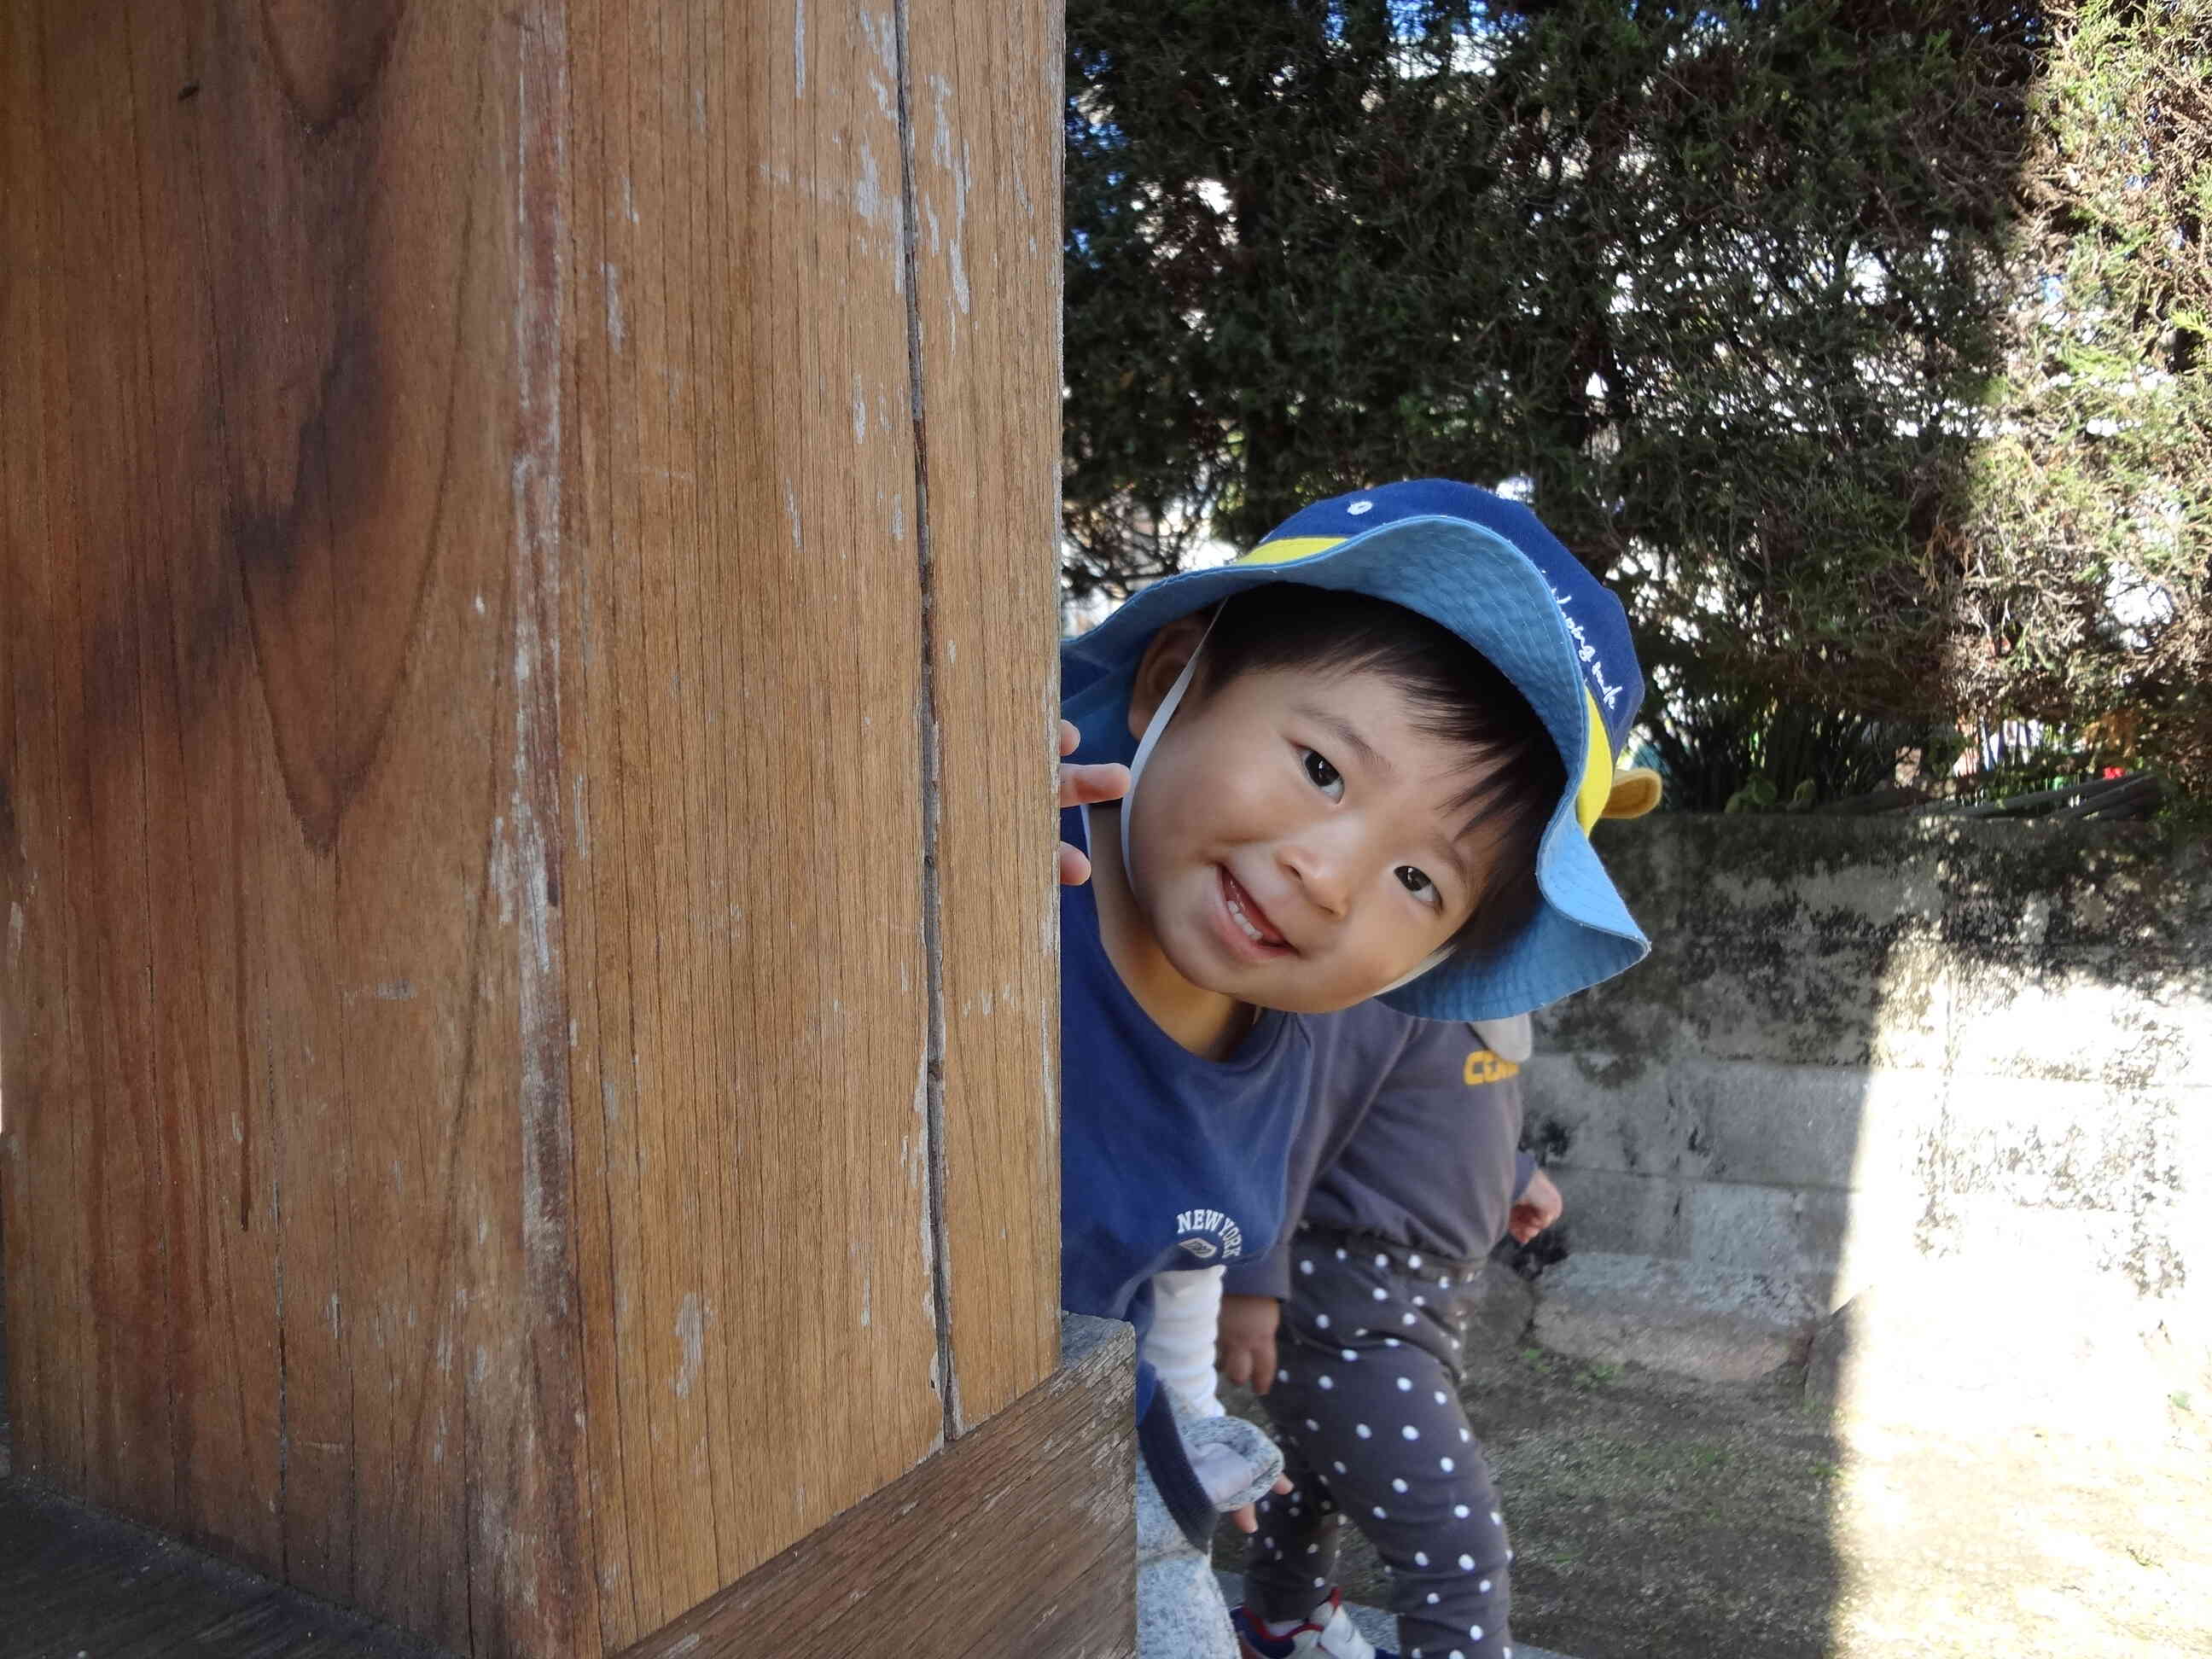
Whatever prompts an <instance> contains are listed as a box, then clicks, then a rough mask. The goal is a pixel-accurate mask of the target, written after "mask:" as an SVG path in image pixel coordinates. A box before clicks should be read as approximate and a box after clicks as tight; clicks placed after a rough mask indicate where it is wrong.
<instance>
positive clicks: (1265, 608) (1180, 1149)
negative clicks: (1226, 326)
mask: <svg viewBox="0 0 2212 1659" xmlns="http://www.w3.org/2000/svg"><path fill="white" fill-rule="evenodd" d="M1062 672H1063V677H1064V686H1065V690H1066V695H1065V696H1064V699H1063V702H1062V709H1061V712H1062V714H1063V715H1064V716H1065V717H1066V719H1067V720H1070V721H1071V722H1073V725H1074V726H1076V727H1077V729H1078V731H1079V734H1080V736H1079V743H1078V744H1077V746H1076V747H1075V749H1074V750H1073V758H1074V761H1075V763H1076V765H1077V767H1078V768H1079V769H1081V768H1097V767H1101V766H1110V765H1112V764H1113V763H1127V766H1128V768H1129V782H1128V793H1127V796H1126V798H1125V799H1122V800H1121V802H1120V803H1119V804H1117V805H1116V804H1109V803H1108V801H1107V800H1106V799H1105V798H1106V797H1107V796H1108V795H1109V794H1110V793H1111V790H1112V782H1111V781H1110V780H1111V777H1112V775H1110V774H1109V775H1101V774H1099V773H1097V772H1095V771H1092V772H1085V771H1082V770H1078V771H1077V772H1075V773H1074V774H1073V778H1074V779H1075V780H1076V781H1077V793H1087V794H1088V795H1089V797H1090V799H1091V801H1092V803H1093V805H1091V809H1090V811H1088V813H1087V815H1085V814H1084V813H1083V812H1082V811H1080V809H1074V810H1071V811H1069V812H1068V813H1066V815H1065V816H1064V817H1063V820H1062V835H1063V836H1064V837H1066V838H1067V839H1069V840H1071V841H1073V842H1079V843H1080V850H1081V851H1082V852H1084V853H1086V854H1088V857H1089V859H1090V860H1091V865H1092V866H1093V871H1094V875H1093V879H1092V881H1091V884H1090V885H1089V886H1088V887H1081V886H1074V887H1070V888H1068V889H1066V890H1065V892H1064V894H1063V897H1062V903H1061V1095H1062V1127H1061V1205H1062V1239H1061V1264H1062V1275H1061V1277H1062V1298H1063V1304H1064V1305H1065V1306H1066V1307H1067V1308H1069V1309H1071V1310H1074V1311H1077V1312H1080V1313H1090V1314H1097V1315H1102V1316H1107V1317H1111V1318H1127V1319H1130V1320H1132V1321H1133V1322H1135V1323H1136V1324H1137V1325H1138V1327H1139V1330H1140V1332H1141V1331H1142V1330H1144V1329H1145V1328H1146V1326H1148V1324H1149V1322H1150V1318H1151V1291H1150V1285H1151V1280H1152V1275H1153V1274H1154V1273H1158V1272H1159V1271H1161V1270H1162V1269H1164V1268H1166V1267H1170V1266H1172V1265H1183V1266H1204V1265H1212V1264H1216V1263H1225V1262H1228V1261H1233V1260H1235V1259H1237V1258H1238V1257H1240V1256H1242V1255H1246V1254H1252V1253H1260V1252H1263V1251H1265V1250H1267V1249H1272V1248H1273V1245H1274V1243H1275V1242H1276V1237H1277V1235H1278V1233H1279V1231H1280V1227H1281V1223H1282V1218H1283V1203H1284V1192H1285V1176H1286V1174H1287V1170H1288V1164H1289V1159H1290V1140H1291V1132H1292V1130H1293V1129H1294V1127H1296V1124H1297V1119H1298V1116H1299V1115H1300V1113H1301V1112H1302V1110H1303V1109H1304V1103H1305V1101H1306V1098H1307V1095H1308V1091H1309V1088H1310V1073H1311V1066H1312V1052H1311V1044H1310V1039H1309V1037H1308V1036H1307V1034H1306V1031H1305V1030H1304V1025H1303V1023H1302V1022H1301V1021H1300V1020H1299V1019H1298V1018H1295V1017H1296V1016H1298V1015H1304V1014H1315V1013H1322V1012H1329V1011H1333V1010H1336V1009H1340V1008H1346V1007H1349V1006H1352V1005H1353V1004H1355V1003H1358V1002H1361V1001H1364V1000H1366V999H1368V998H1370V997H1373V996H1376V995H1382V996H1383V997H1385V998H1386V999H1387V1000H1389V1003H1390V1005H1391V1006H1394V1007H1395V1008H1397V1009H1399V1010H1400V1011H1401V1012H1405V1013H1407V1014H1413V1015H1419V1016H1423V1017H1426V1018H1442V1019H1462V1020H1464V1019H1474V1018H1495V1017H1501V1016H1508V1015H1511V1014H1514V1013H1517V1012H1523V1011H1525V1010H1527V1009H1528V1008H1532V1007H1535V1006H1541V1005H1542V1004H1544V1003H1546V1002H1549V1001H1552V1000H1555V999H1557V998H1559V997H1561V996H1565V995H1567V994H1570V993H1571V992H1573V991H1575V990H1577V989H1580V988H1582V987H1584V986H1586V985H1589V984H1593V983H1595V982H1596V981H1599V980H1601V979H1604V978H1606V977H1607V976H1609V975H1612V974H1615V973H1618V972H1620V970H1621V969H1624V968H1626V967H1628V966H1629V965H1630V964H1631V963H1634V962H1635V961H1636V960H1637V959H1638V957H1641V956H1642V955H1643V954H1644V950H1645V949H1646V948H1647V947H1646V945H1645V943H1644V937H1643V935H1642V934H1641V933H1639V932H1638V929H1637V927H1636V925H1635V923H1634V921H1632V919H1631V918H1630V916H1629V915H1628V912H1627V910H1626V907H1625V906H1624V905H1623V904H1622V903H1621V901H1620V897H1619V896H1618V895H1617V894H1616V893H1615V892H1614V890H1613V885H1612V884H1611V882H1610V881H1609V880H1608V879H1607V877H1606V875H1605V872H1604V870H1603V868H1602V866H1601V865H1600V863H1599V861H1598V859H1597V856H1596V854H1595V852H1594V851H1593V850H1592V848H1591V847H1590V844H1589V838H1588V830H1589V826H1590V824H1591V823H1594V822H1595V819H1596V817H1597V814H1598V812H1599V811H1600V810H1601V808H1602V807H1603V805H1604V804H1605V802H1606V801H1607V798H1608V795H1609V793H1610V791H1611V789H1612V787H1613V757H1614V755H1615V754H1617V753H1618V752H1619V750H1620V746H1621V744H1622V743H1623V741H1624V739H1625V738H1626V731H1627V726H1628V724H1629V722H1630V721H1631V720H1632V719H1633V717H1634V714H1635V712H1636V708H1637V705H1638V701H1639V700H1640V697H1641V695H1642V680H1641V677H1640V675H1639V673H1638V669H1637V666H1636V663H1635V659H1634V656H1633V653H1632V651H1631V648H1630V646H1629V641H1628V632H1627V627H1626V619H1625V617H1623V615H1622V613H1621V611H1620V605H1619V604H1618V603H1617V602H1616V601H1615V600H1613V598H1612V596H1611V595H1609V594H1607V592H1605V591H1604V589H1603V588H1602V587H1601V586H1599V585H1598V584H1597V583H1596V581H1595V580H1594V579H1592V578H1591V577H1590V576H1589V574H1588V573H1587V572H1586V571H1584V570H1583V568H1582V567H1581V565H1580V564H1578V563H1577V562H1576V561H1575V559H1574V558H1573V557H1572V556H1571V555H1570V554H1568V553H1567V551H1566V550H1565V548H1563V547H1561V546H1560V544H1559V543H1558V541H1557V540H1556V539H1554V538H1553V537H1552V536H1551V535H1550V534H1549V532H1546V531H1545V530H1544V528H1543V527H1542V526H1541V525H1540V524H1539V523H1538V522H1537V521H1536V520H1535V517H1534V514H1532V513H1529V512H1528V510H1527V509H1526V508H1525V507H1519V506H1517V505H1516V504H1514V503H1511V502H1509V501H1503V500H1501V499H1500V498H1498V497H1497V496H1495V495H1491V494H1489V493H1488V492H1487V491H1484V490H1480V489H1474V488H1472V487H1470V486H1468V485H1465V484H1456V483H1444V482H1441V481H1434V480H1429V481H1421V482H1417V483H1401V484H1394V485H1390V486H1388V487H1386V488H1383V489H1373V490H1365V491H1360V492H1358V493H1355V494H1352V495H1342V496H1338V497H1336V498H1334V499H1333V500H1330V501H1322V502H1319V503H1317V504H1316V505H1314V506H1312V507H1307V508H1305V509H1304V511H1302V512H1300V513H1297V514H1296V515H1294V516H1293V517H1292V518H1291V520H1289V521H1288V522H1286V523H1285V525H1283V526H1281V527H1280V528H1279V529H1278V530H1277V531H1276V532H1273V534H1272V535H1270V536H1269V537H1267V538H1266V539H1265V540H1263V541H1262V542H1261V544H1260V545H1259V546H1258V547H1257V548H1255V549H1254V550H1253V551H1251V552H1250V553H1249V554H1247V555H1246V556H1244V557H1243V558H1242V559H1240V560H1238V561H1237V562H1235V563H1233V564H1231V565H1229V566H1226V567H1224V568H1218V569H1214V570H1206V571H1198V572H1192V573H1189V574H1185V575H1182V576H1178V577H1175V578H1171V579H1170V580H1166V581H1163V582H1160V583H1158V584H1157V585H1155V586H1152V587H1150V588H1147V589H1146V590H1145V591H1144V592H1141V593H1139V594H1138V595H1137V596H1136V597H1135V598H1133V599H1131V600H1130V601H1129V602H1128V603H1127V605H1124V606H1123V607H1122V608H1121V610H1120V611H1118V612H1116V613H1115V615H1114V616H1113V617H1109V618H1108V620H1107V621H1106V622H1105V623H1103V624H1101V625H1100V626H1099V627H1098V628H1097V629H1096V630H1094V631H1093V632H1092V633H1091V634H1088V635H1084V636H1083V637H1081V638H1080V639H1079V640H1076V641H1072V642H1071V643H1070V644H1068V645H1067V646H1066V647H1063V650H1062ZM1064 793H1066V792H1065V791H1064ZM1137 1410H1138V1425H1139V1446H1140V1448H1141V1449H1142V1452H1143V1475H1144V1481H1143V1484H1148V1485H1149V1486H1151V1487H1152V1489H1153V1490H1154V1492H1156V1494H1157V1497H1158V1500H1159V1502H1160V1503H1161V1504H1162V1505H1163V1506H1164V1510H1165V1511H1166V1512H1167V1513H1169V1514H1170V1515H1172V1516H1174V1517H1175V1519H1176V1522H1177V1523H1178V1524H1179V1525H1180V1527H1181V1528H1182V1533H1183V1534H1184V1535H1185V1536H1186V1537H1187V1538H1188V1539H1189V1540H1190V1541H1191V1542H1192V1544H1193V1546H1194V1547H1198V1548H1202V1547H1203V1544H1204V1541H1205V1539H1206V1536H1207V1535H1208V1534H1210V1531H1211V1527H1212V1520H1213V1517H1214V1514H1215V1512H1216V1510H1217V1509H1218V1507H1233V1506H1234V1505H1233V1504H1232V1503H1231V1499H1232V1498H1241V1496H1243V1495H1245V1493H1244V1492H1239V1491H1238V1490H1237V1488H1238V1487H1239V1486H1242V1487H1243V1488H1246V1489H1248V1490H1249V1486H1250V1485H1251V1484H1253V1483H1252V1481H1251V1480H1249V1478H1248V1479H1247V1480H1244V1481H1243V1482H1232V1481H1231V1480H1227V1479H1226V1478H1225V1477H1221V1476H1218V1475H1217V1478H1216V1480H1214V1481H1213V1483H1212V1488H1211V1490H1209V1486H1208V1483H1207V1480H1206V1476H1205V1473H1204V1472H1202V1471H1201V1468H1200V1467H1198V1466H1197V1465H1194V1462H1193V1459H1192V1457H1191V1455H1190V1453H1189V1451H1188V1448H1187V1447H1186V1444H1185V1431H1184V1430H1183V1429H1182V1428H1181V1427H1179V1426H1178V1425H1177V1422H1176V1412H1175V1407H1174V1401H1173V1397H1172V1395H1171V1393H1169V1392H1164V1391H1162V1390H1160V1389H1158V1388H1157V1387H1156V1385H1155V1379H1154V1377H1153V1376H1152V1374H1151V1372H1150V1370H1149V1369H1148V1368H1141V1367H1140V1370H1139V1386H1138V1400H1137ZM1200 1462H1201V1463H1209V1464H1210V1463H1213V1462H1217V1460H1215V1459H1212V1458H1211V1457H1208V1458H1203V1459H1201V1460H1200ZM1244 1473H1245V1474H1247V1475H1248V1477H1249V1474H1250V1471H1249V1468H1248V1469H1247V1470H1246V1471H1245V1472H1244ZM1163 1611H1164V1610H1162V1609H1159V1608H1156V1607H1140V1638H1142V1640H1143V1641H1144V1644H1145V1647H1144V1650H1145V1651H1146V1652H1147V1653H1148V1654H1158V1655H1167V1654H1185V1653H1188V1654H1206V1655H1212V1654H1215V1653H1221V1654H1231V1653H1233V1652H1234V1650H1235V1649H1234V1644H1233V1641H1232V1639H1231V1637H1230V1635H1229V1626H1228V1620H1227V1617H1226V1610H1225V1608H1223V1607H1221V1606H1220V1603H1219V1598H1218V1594H1216V1595H1213V1597H1212V1607H1207V1608H1205V1609H1200V1610H1194V1609H1189V1608H1184V1609H1180V1610H1177V1611H1176V1613H1175V1614H1174V1616H1160V1615H1162V1614H1163ZM1208 1626H1211V1627H1212V1628H1211V1629H1208V1628H1206V1627H1208Z"/></svg>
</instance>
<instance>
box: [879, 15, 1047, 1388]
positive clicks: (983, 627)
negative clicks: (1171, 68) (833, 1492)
mask: <svg viewBox="0 0 2212 1659" xmlns="http://www.w3.org/2000/svg"><path fill="white" fill-rule="evenodd" d="M902 6H903V10H904V20H905V28H904V38H905V42H906V62H905V64H904V69H905V84H904V96H905V99H906V102H907V105H908V115H909V118H908V134H907V140H908V149H909V155H908V163H909V167H910V169H911V173H912V179H913V192H914V216H913V222H912V224H911V227H910V234H911V236H912V239H913V242H914V251H915V293H914V301H915V305H914V328H915V342H914V349H915V360H916V363H917V365H918V371H919V381H918V390H917V396H916V400H915V408H916V413H917V426H918V429H919V430H920V432H921V435H922V445H923V449H924V459H925V461H926V476H925V485H926V491H927V514H926V517H925V521H924V533H925V535H926V538H927V543H926V546H925V548H924V554H925V557H926V562H927V571H928V583H929V592H928V594H927V604H928V607H929V611H928V615H929V621H930V630H929V638H930V647H931V657H930V669H931V690H932V701H933V709H934V714H935V720H936V732H935V737H936V751H935V756H934V761H935V767H934V770H935V775H936V779H937V784H938V789H937V793H936V797H935V799H936V804H937V829H938V836H937V842H938V846H937V860H936V865H935V873H936V878H937V903H938V908H939V915H940V918H941V921H940V924H939V925H940V929H941V934H942V939H943V951H942V970H941V977H940V981H939V987H938V992H939V1003H940V1005H941V1009H942V1018H943V1023H944V1045H945V1065H944V1072H943V1083H942V1100H941V1119H942V1145H941V1147H940V1148H939V1159H940V1161H941V1165H942V1183H943V1191H942V1204H943V1210H944V1228H945V1261H944V1263H943V1269H944V1279H945V1301H946V1307H945V1314H946V1325H947V1328H948V1331H949V1334H950V1338H951V1371H952V1378H953V1383H954V1388H953V1392H952V1403H953V1406H954V1412H953V1415H952V1422H953V1425H954V1428H955V1431H958V1430H959V1429H960V1428H963V1427H965V1426H967V1425H971V1424H974V1423H977V1422H981V1420H983V1419H986V1418H987V1417H989V1416H990V1415H991V1414H992V1413H994V1412H996V1411H999V1410H1000V1409H1001V1408H1002V1407H1005V1406H1006V1403H1007V1402H1008V1401H1011V1400H1012V1399H1013V1398H1015V1397H1016V1396H1017V1395H1020V1394H1021V1393H1023V1392H1024V1390H1026V1389H1030V1387H1032V1386H1034V1384H1035V1383H1036V1381H1037V1379H1038V1378H1040V1377H1042V1376H1043V1375H1044V1373H1045V1371H1046V1370H1047V1369H1048V1367H1049V1366H1050V1365H1051V1364H1052V1355H1053V1345H1054V1309H1055V1308H1056V1307H1057V1306H1058V1305H1059V1295H1060V1274H1059V1263H1060V1252H1059V1244H1060V1205H1059V1193H1060V1164H1059V1152H1058V1147H1059V1139H1058V1127H1059V1126H1058V1120H1057V1118H1056V1116H1055V1115H1054V1110H1053V1103H1054V1101H1055V1100H1056V1099H1057V1098H1058V1096H1059V1085H1060V1048H1059V1036H1060V997H1059V977H1058V974H1057V972H1056V963H1057V961H1058V940H1059V933H1058V918H1059V897H1058V892H1057V888H1056V885H1055V882H1054V860H1053V856H1052V843H1053V841H1054V830H1053V827H1052V826H1051V825H1050V824H1048V823H1046V822H1045V821H1044V820H1043V819H1042V817H1040V816H1039V815H1038V814H1037V813H1036V811H1033V810H1032V809H1031V807H1030V802H1032V801H1034V800H1036V799H1041V798H1042V793H1043V792H1044V790H1045V788H1046V787H1047V786H1048V782H1049V780H1050V775H1051V774H1050V768H1051V757H1052V756H1053V754H1054V742H1053V737H1054V730H1055V724H1054V723H1055V720H1056V719H1057V714H1058V707H1057V703H1056V702H1055V701H1054V678H1053V677H1052V676H1051V675H1050V674H1045V675H1042V676H1040V675H1039V674H1038V673H1037V672H1036V668H1035V666H1034V665H1036V664H1037V663H1041V662H1049V661H1050V660H1051V653H1052V652H1053V650H1054V641H1056V640H1057V638H1058V636H1059V610H1058V605H1059V583H1058V580H1057V577H1058V556H1057V549H1058V545H1059V542H1058V537H1059V523H1060V491H1059V481H1060V471H1059V466H1060V159H1059V158H1060V120H1061V107H1060V100H1061V73H1062V71H1061V69H1060V63H1061V45H1060V8H1059V7H1058V6H1057V5H1053V4H1048V3H1044V0H1018V3H1014V4H1011V5H1009V4H1003V3H990V0H902ZM1010 755H1011V756H1014V757H1018V766H1017V767H1016V768H1015V769H1014V770H1013V771H1012V773H1011V774H1010V772H1009V770H1008V767H1007V762H1006V757H1008V756H1010Z"/></svg>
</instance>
